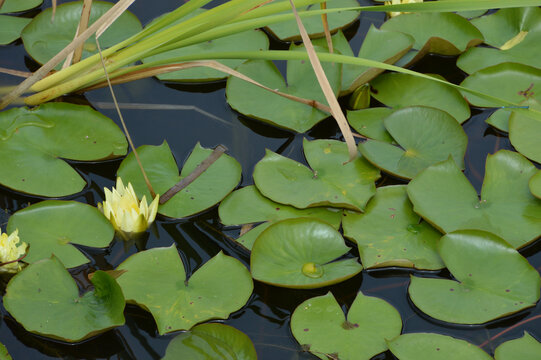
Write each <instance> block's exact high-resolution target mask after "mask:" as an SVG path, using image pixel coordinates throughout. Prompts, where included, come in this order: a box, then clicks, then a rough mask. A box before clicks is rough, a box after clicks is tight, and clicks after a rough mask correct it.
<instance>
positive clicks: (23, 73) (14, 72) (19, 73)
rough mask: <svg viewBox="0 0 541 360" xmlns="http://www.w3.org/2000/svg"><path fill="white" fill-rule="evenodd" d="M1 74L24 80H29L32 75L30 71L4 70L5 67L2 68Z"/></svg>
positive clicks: (0, 68) (0, 69)
mask: <svg viewBox="0 0 541 360" xmlns="http://www.w3.org/2000/svg"><path fill="white" fill-rule="evenodd" d="M0 73H2V74H8V75H13V76H18V77H23V78H27V77H29V76H31V75H32V73H31V72H28V71H19V70H13V69H8V68H4V67H0Z"/></svg>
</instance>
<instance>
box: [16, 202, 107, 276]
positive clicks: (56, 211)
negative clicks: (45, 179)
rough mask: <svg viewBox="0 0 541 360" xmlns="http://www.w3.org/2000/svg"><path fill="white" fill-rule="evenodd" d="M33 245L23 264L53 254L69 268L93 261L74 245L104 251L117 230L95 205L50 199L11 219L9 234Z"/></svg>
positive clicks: (17, 213) (20, 211) (28, 208)
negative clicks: (16, 232) (102, 249)
mask: <svg viewBox="0 0 541 360" xmlns="http://www.w3.org/2000/svg"><path fill="white" fill-rule="evenodd" d="M16 229H19V237H20V238H21V240H22V241H24V242H26V243H28V244H29V245H30V249H29V251H28V255H27V256H26V257H25V258H24V261H26V262H28V263H33V262H36V261H38V260H41V259H45V258H49V257H50V256H51V254H54V255H55V256H56V257H57V258H58V259H59V260H60V261H61V262H62V263H63V264H64V266H66V267H67V268H72V267H75V266H79V265H82V264H86V263H87V262H89V261H90V260H89V259H88V258H87V257H86V256H85V255H83V254H82V253H81V252H80V251H79V250H78V249H77V248H76V247H75V246H73V245H83V246H92V247H97V248H105V247H107V246H109V243H110V242H111V240H113V236H114V234H115V231H114V229H113V226H112V225H111V223H110V222H109V221H108V220H107V219H106V218H105V216H103V214H102V213H101V212H100V211H99V210H98V209H96V208H95V207H93V206H90V205H86V204H82V203H79V202H76V201H59V200H47V201H42V202H39V203H37V204H34V205H31V206H29V207H27V208H24V209H22V210H19V211H17V212H16V213H15V214H13V215H12V216H11V217H10V218H9V222H8V227H7V230H8V232H12V231H15V230H16Z"/></svg>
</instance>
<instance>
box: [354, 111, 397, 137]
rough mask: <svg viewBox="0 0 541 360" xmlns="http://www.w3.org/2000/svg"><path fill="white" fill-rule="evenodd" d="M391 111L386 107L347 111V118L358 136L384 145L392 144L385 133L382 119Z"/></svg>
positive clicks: (388, 135)
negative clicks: (384, 143)
mask: <svg viewBox="0 0 541 360" xmlns="http://www.w3.org/2000/svg"><path fill="white" fill-rule="evenodd" d="M392 112H393V109H389V108H386V107H374V108H369V109H362V110H356V111H348V113H347V118H348V122H349V124H350V125H351V127H352V128H354V129H355V130H356V131H357V132H358V133H359V134H361V135H364V136H366V137H368V138H370V139H374V140H379V141H384V142H386V143H392V142H394V139H393V137H392V136H391V134H389V133H388V132H387V129H386V128H385V125H383V119H385V118H386V117H387V116H389V115H390V114H392Z"/></svg>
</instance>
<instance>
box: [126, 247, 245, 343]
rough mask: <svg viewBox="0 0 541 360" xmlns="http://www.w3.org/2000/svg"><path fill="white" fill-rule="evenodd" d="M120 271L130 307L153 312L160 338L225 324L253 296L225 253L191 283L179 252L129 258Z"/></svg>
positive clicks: (146, 253) (242, 272) (155, 251)
mask: <svg viewBox="0 0 541 360" xmlns="http://www.w3.org/2000/svg"><path fill="white" fill-rule="evenodd" d="M117 270H123V271H125V272H124V273H123V274H122V275H120V276H119V277H118V284H119V285H120V287H121V288H122V291H123V292H124V296H125V297H126V301H127V302H129V303H136V304H137V305H139V306H141V307H143V308H144V309H146V310H148V311H150V312H151V313H152V316H153V317H154V319H155V320H156V325H157V326H158V332H159V333H160V335H163V334H165V333H169V332H172V331H177V330H188V329H190V328H191V327H192V326H194V325H195V324H197V323H200V322H204V321H207V320H210V319H226V318H227V317H228V316H229V314H230V313H232V312H234V311H237V310H238V309H240V308H241V307H242V306H244V304H246V301H248V298H249V297H250V295H251V294H252V289H253V283H252V279H251V277H250V273H249V272H248V270H247V269H246V268H245V267H244V265H242V264H241V263H240V261H238V260H236V259H234V258H232V257H229V256H226V255H224V254H223V253H222V252H220V253H218V255H216V256H215V257H213V258H212V259H210V260H209V261H208V262H206V263H205V264H204V265H203V266H202V267H201V268H200V269H199V270H197V271H196V272H195V273H194V274H193V275H192V276H191V277H190V278H189V279H186V272H185V269H184V264H183V263H182V260H181V258H180V256H179V254H178V251H177V249H176V248H175V246H171V247H168V248H154V249H151V250H146V251H142V252H139V253H137V254H135V255H132V256H130V257H129V258H128V259H127V260H125V261H124V262H123V263H122V264H120V265H119V266H118V267H117Z"/></svg>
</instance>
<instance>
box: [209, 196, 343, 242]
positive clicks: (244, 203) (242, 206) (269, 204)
mask: <svg viewBox="0 0 541 360" xmlns="http://www.w3.org/2000/svg"><path fill="white" fill-rule="evenodd" d="M218 212H219V214H220V220H221V222H222V223H223V224H224V225H242V224H248V223H257V222H263V221H266V222H276V221H279V220H284V219H290V218H296V217H313V218H318V219H321V220H324V221H326V222H328V223H329V224H331V225H332V226H333V227H334V228H335V229H338V228H339V227H340V222H341V220H342V212H341V211H338V210H332V209H327V208H309V209H297V208H295V207H293V206H289V205H284V204H279V203H276V202H274V201H272V200H269V199H267V198H266V197H264V196H263V195H261V193H260V192H259V191H258V190H257V189H256V187H255V186H246V187H244V188H242V189H239V190H235V191H233V192H232V193H231V194H230V195H229V196H228V197H226V198H225V199H224V201H222V203H221V204H220V207H219V208H218ZM258 228H259V226H258ZM253 230H255V229H253ZM253 230H251V231H250V232H252V231H253ZM260 230H261V231H263V228H261V229H260ZM253 235H256V233H255V232H254V233H253V234H251V236H250V237H249V238H248V237H242V238H243V239H241V238H240V237H239V239H237V241H239V243H241V244H242V245H243V246H245V247H246V248H248V249H251V248H252V245H253V242H254V241H255V239H256V238H255V237H253ZM248 239H250V241H247V240H248ZM241 240H242V241H241Z"/></svg>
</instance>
